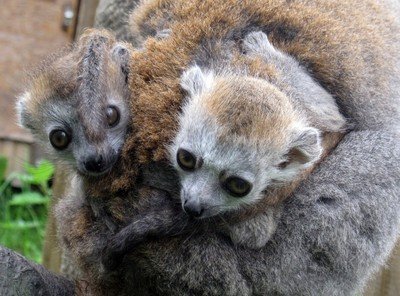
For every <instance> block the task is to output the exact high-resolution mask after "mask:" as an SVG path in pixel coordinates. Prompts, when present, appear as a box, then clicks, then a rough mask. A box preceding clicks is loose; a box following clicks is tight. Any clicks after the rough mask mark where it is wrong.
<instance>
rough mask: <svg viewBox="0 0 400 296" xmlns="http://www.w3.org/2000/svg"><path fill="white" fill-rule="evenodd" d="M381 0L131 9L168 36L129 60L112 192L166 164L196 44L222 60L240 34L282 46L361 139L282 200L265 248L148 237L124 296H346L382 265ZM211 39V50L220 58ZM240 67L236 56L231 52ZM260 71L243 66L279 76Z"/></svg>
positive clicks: (393, 146) (392, 178)
mask: <svg viewBox="0 0 400 296" xmlns="http://www.w3.org/2000/svg"><path fill="white" fill-rule="evenodd" d="M239 2H240V3H239ZM385 3H389V4H390V5H389V4H388V5H384V4H382V3H381V4H377V3H375V2H373V1H363V2H359V1H355V0H354V1H352V0H349V1H341V2H336V1H277V0H276V1H222V0H221V1H218V0H217V1H154V2H149V4H143V5H142V6H140V7H139V10H137V12H136V15H135V20H136V21H137V28H139V30H137V31H139V32H143V31H145V32H144V33H143V36H146V34H148V33H149V32H150V35H151V36H153V35H154V36H155V35H156V33H157V31H161V30H164V29H170V30H171V35H170V36H169V37H168V38H165V39H163V40H158V39H152V38H150V39H148V41H146V43H145V44H144V50H143V51H141V52H137V53H135V54H134V56H133V61H132V64H131V69H132V73H133V75H132V78H131V80H130V86H131V90H132V98H133V99H132V101H131V107H132V110H133V118H134V122H133V127H134V130H133V133H132V134H131V135H130V136H129V138H128V141H127V142H126V145H125V147H124V151H123V164H124V167H123V168H122V169H121V170H119V171H120V172H122V176H121V178H113V179H112V180H111V181H112V184H111V186H109V187H107V188H109V189H110V190H111V191H114V192H118V190H121V189H122V190H125V189H127V188H131V187H135V185H137V184H136V182H137V179H136V178H131V176H132V175H136V174H137V172H138V171H139V170H138V169H139V167H140V165H149V164H150V163H153V162H155V161H166V159H167V155H168V153H167V150H166V147H167V145H166V144H168V143H170V142H171V140H172V139H173V137H174V135H175V133H173V132H171V131H176V130H177V124H178V121H177V116H176V115H177V114H178V113H179V110H180V108H181V106H182V99H183V94H182V93H181V90H180V86H179V77H180V75H181V73H182V71H183V70H184V69H186V68H187V67H188V66H189V65H190V64H191V63H193V62H195V61H196V56H197V53H198V52H197V50H198V49H199V48H204V46H205V48H207V45H208V44H207V42H206V41H207V40H217V41H218V40H222V42H221V43H220V44H221V46H222V48H221V49H222V50H221V52H222V53H223V52H226V51H225V50H224V48H223V47H224V44H229V43H230V42H233V43H235V42H236V41H238V40H240V39H241V38H242V37H243V36H245V35H246V34H247V33H248V32H249V31H253V30H259V29H261V30H263V31H264V32H266V33H268V36H271V42H272V43H273V44H274V45H275V46H277V48H279V49H280V50H283V51H284V52H287V53H289V54H290V55H291V56H294V57H295V58H296V59H297V60H298V61H300V62H301V64H302V65H303V66H304V67H305V68H306V69H307V71H309V73H310V74H311V75H312V76H313V77H314V78H315V79H316V80H317V81H318V82H320V83H321V85H322V86H324V87H325V88H326V89H327V90H329V92H330V93H331V94H333V95H334V97H335V99H336V100H337V101H338V103H339V106H340V108H341V111H342V112H343V113H344V114H345V115H346V117H348V118H349V119H350V120H352V121H353V122H354V123H355V127H356V131H353V132H352V133H350V134H349V135H347V136H346V138H345V140H344V142H343V143H341V144H340V146H339V147H338V148H337V149H336V150H335V152H334V154H332V155H331V156H330V158H329V159H327V160H326V161H325V162H324V163H323V164H322V165H321V166H320V167H319V168H318V170H317V171H316V172H315V173H314V174H313V176H312V177H311V178H310V179H309V180H307V181H306V182H305V183H304V184H303V185H302V187H301V188H300V189H299V190H297V191H296V193H295V195H294V196H293V198H292V199H291V202H288V203H286V204H285V207H284V211H283V216H282V220H281V223H280V224H279V225H278V227H277V231H276V235H275V237H274V239H273V241H271V242H270V243H269V244H267V246H266V247H265V248H263V249H262V250H259V251H252V250H249V249H242V248H234V247H232V245H231V243H230V242H229V241H227V240H226V239H225V237H224V236H221V235H219V234H216V233H214V232H212V231H209V230H210V229H208V231H207V232H201V231H200V232H199V233H193V234H192V235H190V236H182V237H177V238H172V239H168V240H165V239H163V240H159V241H155V242H149V243H147V244H145V245H143V246H141V247H139V248H137V249H136V250H135V253H134V254H132V255H131V256H130V260H131V261H130V262H131V264H133V265H132V266H131V268H130V269H129V271H131V272H133V273H134V274H133V280H130V281H126V285H125V286H124V288H125V289H126V290H127V291H137V293H138V294H139V295H146V294H147V295H149V294H150V295H157V294H168V295H193V294H195V295H210V294H211V295H221V294H223V295H254V294H256V295H257V294H259V295H265V294H267V295H277V294H278V295H279V294H281V295H282V294H283V295H293V294H305V295H310V294H311V295H348V294H352V293H355V291H357V290H359V289H360V288H361V286H362V285H363V283H364V282H365V280H366V279H367V277H368V276H370V275H371V273H372V272H374V271H375V270H376V269H377V267H378V266H379V265H380V264H382V262H383V261H384V259H385V258H386V257H387V255H388V252H389V250H390V249H391V247H392V246H393V243H394V241H395V238H396V236H397V229H398V226H399V221H398V218H399V214H398V213H399V208H398V206H397V205H398V204H399V202H398V197H399V196H400V192H399V187H398V184H397V183H396V182H397V181H396V176H397V175H398V174H399V171H398V165H397V162H398V161H399V159H400V155H399V147H398V144H397V142H398V141H397V140H396V137H398V135H397V134H393V133H391V132H387V131H385V130H390V129H398V122H399V116H398V115H399V114H398V113H399V110H398V108H399V104H398V91H399V81H398V79H399V75H398V71H399V54H398V52H397V49H396V48H397V47H398V44H399V40H398V38H399V37H398V36H399V34H398V32H399V22H398V19H396V17H395V16H394V15H393V14H392V10H391V9H392V7H396V6H395V4H393V2H385ZM153 33H154V34H153ZM148 35H149V34H148ZM218 44H219V43H218V42H217V44H216V45H215V47H213V52H212V53H211V54H210V53H209V55H214V54H216V53H217V52H218ZM202 54H207V50H205V51H203V53H202ZM210 61H212V62H215V61H216V60H215V59H211V60H210ZM238 63H243V61H241V59H240V58H238ZM263 65H264V63H260V62H257V61H253V62H252V63H251V65H250V67H251V68H252V69H253V71H260V67H262V69H263V71H262V72H263V73H266V74H264V75H265V76H266V78H268V79H274V75H275V73H276V71H274V69H273V68H270V67H265V66H263ZM366 98H368V99H366ZM160 127H162V129H161V128H160ZM335 141H337V139H336V140H332V141H331V142H330V144H331V145H332V146H334V145H335ZM371 171H373V173H371ZM166 177H168V176H167V175H162V178H166ZM371 180H374V181H373V182H371ZM154 182H159V183H163V182H161V181H160V180H154ZM321 184H325V186H321ZM365 184H368V186H365ZM95 186H96V185H94V186H93V187H92V189H93V190H92V191H93V193H96V191H98V190H97V189H98V188H96V187H95ZM97 186H98V185H97ZM169 188H170V187H169ZM332 192H333V194H332ZM289 193H290V190H289V191H286V192H283V193H281V194H282V195H283V196H285V195H287V194H289ZM152 194H155V195H157V194H158V195H160V196H161V193H160V192H157V191H154V189H153V190H143V191H141V192H139V195H138V196H139V197H140V198H143V199H144V200H146V198H148V197H149V196H151V195H152ZM383 196H384V198H383ZM155 200H157V198H155ZM168 204H169V206H168ZM174 206H175V205H174V204H173V203H172V204H171V202H167V203H166V204H164V205H163V207H164V208H165V209H168V208H169V207H171V208H173V207H174ZM260 208H261V209H262V208H263V207H262V206H260ZM141 213H142V214H143V213H144V212H142V211H141ZM150 213H151V212H150ZM80 221H81V222H83V221H85V220H84V219H82V220H80ZM167 221H168V220H167V219H166V220H165V221H164V222H163V223H167ZM85 227H86V231H84V233H87V232H91V233H93V234H96V233H97V232H96V227H97V226H96V224H93V223H91V222H90V220H89V221H88V222H87V224H85V225H83V227H82V228H81V229H83V230H85ZM98 233H102V232H101V230H100V231H99V232H98ZM73 243H74V244H75V246H78V245H79V241H78V243H77V242H76V241H75V242H73ZM85 244H86V247H85V246H84V247H83V248H82V249H81V252H84V251H86V250H87V249H88V248H92V247H93V246H94V245H96V235H92V236H85ZM128 266H129V265H128ZM128 274H129V273H126V274H125V275H124V276H125V277H126V278H129V275H128ZM210 275H211V276H210ZM120 279H121V280H122V278H120ZM131 279H132V278H131ZM129 284H132V285H133V286H134V287H129ZM121 293H122V292H121Z"/></svg>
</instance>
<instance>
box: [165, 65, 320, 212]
mask: <svg viewBox="0 0 400 296" xmlns="http://www.w3.org/2000/svg"><path fill="white" fill-rule="evenodd" d="M181 85H182V87H183V88H184V89H185V90H186V91H187V92H188V94H189V98H188V100H187V103H186V105H185V106H184V108H183V114H182V115H181V118H180V128H179V132H178V135H177V136H176V138H175V141H174V142H173V145H172V146H171V149H170V151H171V160H172V162H173V164H174V166H175V168H176V169H177V171H178V172H179V175H180V179H181V185H182V189H181V201H182V206H183V209H184V210H185V211H186V212H187V213H188V214H189V215H191V216H194V217H197V218H206V217H211V216H214V215H217V214H219V213H222V212H226V211H230V210H235V209H240V208H241V207H243V206H246V205H249V204H252V203H254V202H256V201H257V200H259V199H260V198H262V197H263V195H264V191H265V190H266V189H268V188H269V187H271V186H276V185H277V184H279V183H282V182H286V181H290V180H292V179H294V178H295V177H296V176H297V175H298V173H299V171H301V170H302V169H304V168H306V167H308V166H310V165H311V164H312V163H313V162H315V161H316V160H317V159H318V157H319V155H320V153H321V150H322V148H321V144H320V135H319V132H318V130H316V129H315V128H312V127H307V125H306V123H305V121H304V120H303V118H302V115H301V114H299V113H297V112H296V111H295V110H294V108H293V106H292V105H291V103H290V101H289V100H288V98H287V97H285V96H284V95H283V94H282V93H280V92H279V91H278V90H277V89H276V88H275V87H273V86H271V85H270V84H269V83H268V82H266V81H264V80H261V79H257V78H251V77H243V76H242V77H234V76H226V77H224V76H217V77H214V75H213V74H212V73H203V72H202V71H201V69H200V68H198V67H197V66H196V67H193V68H191V69H190V70H188V71H187V72H185V73H184V74H183V76H182V80H181Z"/></svg>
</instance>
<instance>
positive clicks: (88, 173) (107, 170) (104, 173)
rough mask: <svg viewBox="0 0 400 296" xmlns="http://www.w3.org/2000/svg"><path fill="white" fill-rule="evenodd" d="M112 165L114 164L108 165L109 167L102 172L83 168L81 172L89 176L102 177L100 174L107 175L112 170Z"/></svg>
mask: <svg viewBox="0 0 400 296" xmlns="http://www.w3.org/2000/svg"><path fill="white" fill-rule="evenodd" d="M112 167H113V166H112V165H111V166H110V167H108V168H107V169H105V170H103V171H101V172H91V171H87V170H83V171H82V170H79V172H80V173H81V174H82V175H84V176H87V177H100V176H103V175H106V174H107V173H109V172H110V171H111V169H112Z"/></svg>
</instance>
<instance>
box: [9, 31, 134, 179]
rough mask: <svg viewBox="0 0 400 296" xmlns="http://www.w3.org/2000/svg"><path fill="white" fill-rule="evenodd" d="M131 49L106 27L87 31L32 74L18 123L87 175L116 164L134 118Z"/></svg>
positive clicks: (57, 156) (57, 158)
mask: <svg viewBox="0 0 400 296" xmlns="http://www.w3.org/2000/svg"><path fill="white" fill-rule="evenodd" d="M131 51H132V48H131V47H130V46H129V45H128V44H125V43H118V42H116V40H115V39H114V37H113V36H111V35H110V34H109V33H107V32H106V31H99V30H88V31H86V33H85V34H84V35H83V36H82V37H81V38H80V40H79V41H78V42H77V44H76V45H75V46H74V47H73V48H72V49H71V50H70V51H69V52H67V53H66V54H64V55H63V56H61V57H58V58H56V59H54V60H53V61H51V62H50V63H47V64H46V65H44V67H43V69H42V71H41V72H39V73H36V74H35V75H33V77H32V78H31V81H30V86H29V88H28V90H27V91H26V92H25V93H24V94H23V95H22V96H21V97H20V98H19V99H18V102H17V111H18V114H19V118H20V124H21V125H22V126H24V127H25V128H28V129H29V130H30V131H31V132H32V133H33V135H34V136H35V138H36V139H37V140H38V141H39V142H40V143H41V144H42V146H43V147H44V148H45V150H46V152H47V153H48V155H49V157H51V158H52V159H53V160H54V161H61V162H63V163H66V164H69V165H71V166H72V168H73V169H75V170H77V171H78V172H79V173H80V174H82V175H85V176H98V175H101V174H104V173H106V172H108V171H109V170H110V169H111V168H112V166H113V165H114V163H115V162H116V160H117V158H118V155H119V152H120V150H121V147H122V145H123V143H124V139H125V134H126V130H127V125H128V122H129V118H130V116H129V108H128V98H129V89H128V85H127V81H128V77H127V75H128V63H129V59H130V54H131Z"/></svg>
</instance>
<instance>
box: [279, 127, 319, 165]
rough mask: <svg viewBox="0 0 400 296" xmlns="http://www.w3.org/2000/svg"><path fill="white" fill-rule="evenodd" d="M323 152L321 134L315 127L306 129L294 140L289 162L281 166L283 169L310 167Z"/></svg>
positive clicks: (288, 156) (288, 157) (288, 158)
mask: <svg viewBox="0 0 400 296" xmlns="http://www.w3.org/2000/svg"><path fill="white" fill-rule="evenodd" d="M322 150H323V148H322V145H321V136H320V132H319V131H318V130H317V129H315V128H313V127H307V128H304V129H303V130H302V131H301V132H300V133H299V134H298V135H297V138H296V139H295V140H294V142H293V145H292V148H291V149H290V150H289V153H288V154H287V161H285V162H284V163H282V164H281V168H286V167H287V168H289V167H291V168H298V169H301V168H305V167H308V166H309V165H311V164H313V163H314V162H315V161H317V160H318V159H319V157H320V156H321V153H322Z"/></svg>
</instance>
